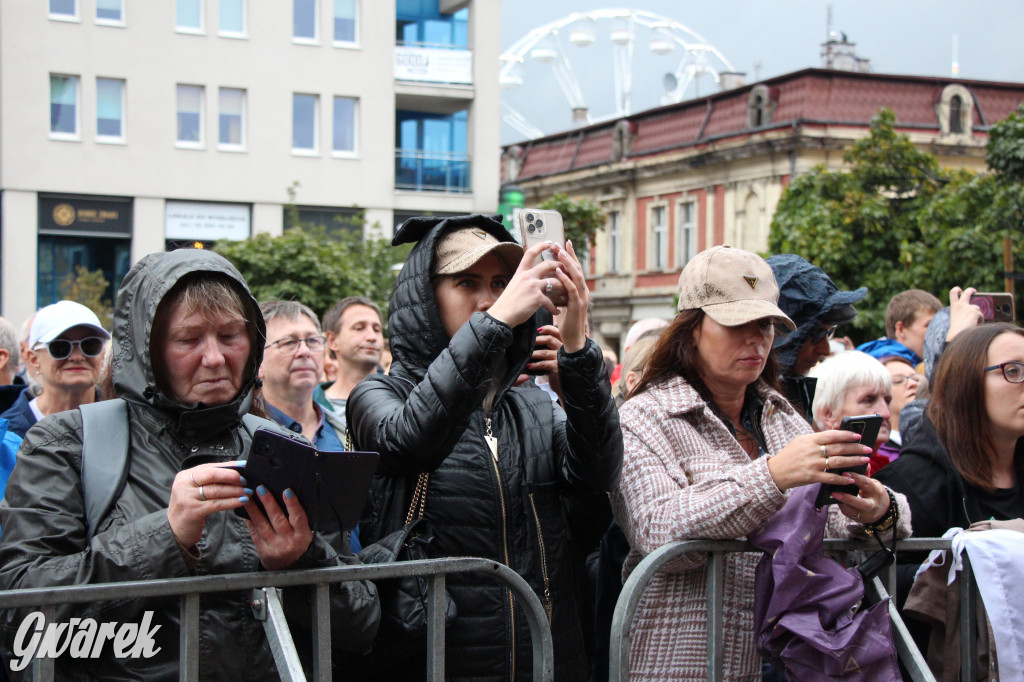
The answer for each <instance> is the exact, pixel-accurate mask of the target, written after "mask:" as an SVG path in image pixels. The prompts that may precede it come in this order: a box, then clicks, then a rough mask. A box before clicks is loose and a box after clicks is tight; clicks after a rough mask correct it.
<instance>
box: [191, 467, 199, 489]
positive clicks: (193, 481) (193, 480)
mask: <svg viewBox="0 0 1024 682" xmlns="http://www.w3.org/2000/svg"><path fill="white" fill-rule="evenodd" d="M188 477H189V478H191V479H192V485H194V486H195V487H197V488H198V487H199V484H198V483H196V477H195V476H193V475H192V472H191V471H190V472H188Z"/></svg>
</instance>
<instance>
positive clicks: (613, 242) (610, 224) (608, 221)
mask: <svg viewBox="0 0 1024 682" xmlns="http://www.w3.org/2000/svg"><path fill="white" fill-rule="evenodd" d="M605 225H606V226H607V228H608V272H609V273H618V272H620V271H621V270H622V212H621V211H619V210H614V211H608V214H607V217H606V218H605Z"/></svg>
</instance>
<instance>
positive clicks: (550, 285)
mask: <svg viewBox="0 0 1024 682" xmlns="http://www.w3.org/2000/svg"><path fill="white" fill-rule="evenodd" d="M544 281H545V282H547V286H545V287H544V293H546V294H550V293H551V290H552V289H554V288H555V287H554V285H552V284H551V279H550V278H548V279H546V280H544Z"/></svg>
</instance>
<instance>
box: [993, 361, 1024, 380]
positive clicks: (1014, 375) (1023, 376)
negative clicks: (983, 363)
mask: <svg viewBox="0 0 1024 682" xmlns="http://www.w3.org/2000/svg"><path fill="white" fill-rule="evenodd" d="M994 369H1001V370H1003V378H1004V379H1006V380H1007V381H1009V382H1010V383H1011V384H1019V383H1022V382H1024V362H1021V361H1020V360H1010V361H1009V362H1003V363H1001V364H998V365H992V366H991V367H986V368H985V371H986V372H991V371H992V370H994Z"/></svg>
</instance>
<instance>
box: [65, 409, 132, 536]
mask: <svg viewBox="0 0 1024 682" xmlns="http://www.w3.org/2000/svg"><path fill="white" fill-rule="evenodd" d="M78 411H79V412H81V414H82V497H83V498H84V500H85V520H86V523H87V524H88V526H89V535H88V537H90V538H91V537H92V536H93V535H95V534H96V528H97V527H98V526H99V524H100V521H102V520H103V519H104V518H106V516H107V513H108V512H109V511H110V508H111V507H112V506H113V505H114V500H116V499H117V496H118V494H119V493H120V492H121V490H122V489H124V484H125V482H126V481H127V480H128V446H129V442H128V403H126V402H125V401H124V400H122V399H120V398H114V399H113V400H101V401H100V402H97V403H89V404H88V405H82V406H80V407H79V408H78Z"/></svg>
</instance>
